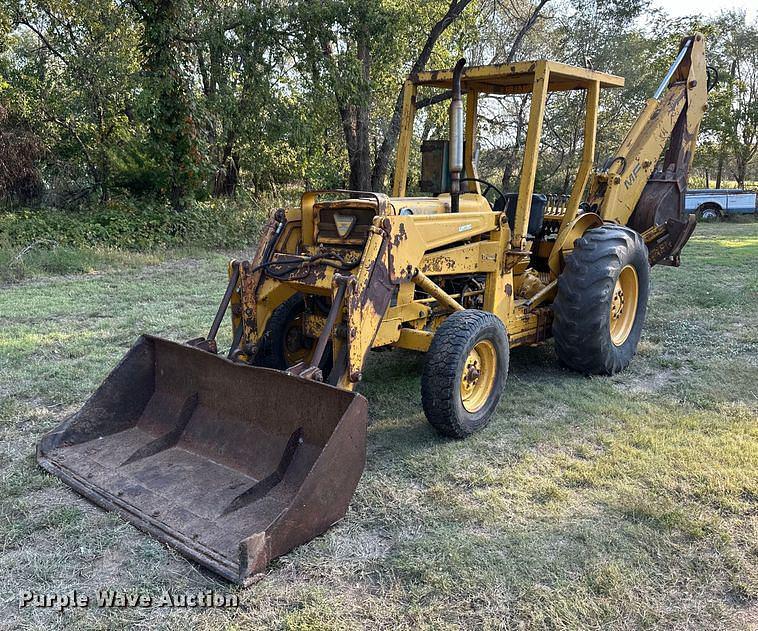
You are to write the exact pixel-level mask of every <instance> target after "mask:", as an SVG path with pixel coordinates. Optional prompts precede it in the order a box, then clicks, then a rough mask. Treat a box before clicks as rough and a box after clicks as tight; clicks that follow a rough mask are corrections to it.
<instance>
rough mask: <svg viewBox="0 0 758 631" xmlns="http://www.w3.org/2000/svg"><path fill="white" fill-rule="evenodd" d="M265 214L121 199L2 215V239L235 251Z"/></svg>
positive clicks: (257, 206) (245, 208)
mask: <svg viewBox="0 0 758 631" xmlns="http://www.w3.org/2000/svg"><path fill="white" fill-rule="evenodd" d="M268 212H269V209H268V208H264V207H263V205H262V204H261V203H257V202H249V203H242V202H238V201H229V200H219V199H214V200H211V201H207V202H203V203H198V204H195V205H194V206H192V207H191V208H189V209H188V210H187V211H185V212H183V213H176V212H174V211H173V210H172V209H171V208H170V207H169V206H168V205H161V204H155V203H146V202H135V201H133V200H123V199H122V200H113V201H111V202H108V203H106V204H101V205H98V206H94V207H91V208H86V209H83V210H75V211H60V210H51V209H45V208H41V209H40V208H36V209H21V210H15V211H4V212H0V237H1V238H2V240H3V241H4V242H5V243H7V244H8V245H11V246H19V247H25V246H27V245H29V244H31V243H35V242H47V241H49V242H54V243H55V244H56V245H57V246H60V247H74V248H87V247H106V248H115V249H121V250H130V251H135V252H144V251H150V250H156V249H161V248H174V247H183V246H202V247H206V248H218V247H222V248H223V247H235V248H239V247H242V246H244V245H247V244H249V243H251V242H254V241H255V239H256V238H257V236H258V234H259V231H260V228H261V226H262V225H263V223H264V221H265V219H266V217H267V216H268Z"/></svg>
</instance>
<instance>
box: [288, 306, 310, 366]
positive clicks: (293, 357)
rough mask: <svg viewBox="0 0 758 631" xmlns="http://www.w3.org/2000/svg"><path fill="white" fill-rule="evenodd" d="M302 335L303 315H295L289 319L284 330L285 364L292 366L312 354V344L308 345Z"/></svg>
mask: <svg viewBox="0 0 758 631" xmlns="http://www.w3.org/2000/svg"><path fill="white" fill-rule="evenodd" d="M308 341H309V340H307V338H306V337H305V336H304V335H303V315H302V314H300V315H297V316H295V317H294V318H292V320H290V321H289V323H288V324H287V327H286V328H285V330H284V359H285V360H286V362H287V366H294V365H295V364H298V363H300V362H302V361H305V360H306V359H310V357H311V355H313V350H314V349H313V344H311V345H310V346H308Z"/></svg>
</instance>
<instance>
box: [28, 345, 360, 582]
mask: <svg viewBox="0 0 758 631" xmlns="http://www.w3.org/2000/svg"><path fill="white" fill-rule="evenodd" d="M366 420H367V405H366V400H365V399H364V398H363V397H362V396H360V395H358V394H355V393H352V392H348V391H345V390H340V389H337V388H333V387H331V386H328V385H325V384H322V383H317V382H314V381H310V380H306V379H302V378H300V377H294V376H291V375H287V374H285V373H282V372H279V371H276V370H269V369H266V368H253V367H250V366H245V365H240V364H235V363H233V362H231V361H228V360H226V359H223V358H222V357H219V356H217V355H213V354H210V353H208V352H206V351H203V350H199V349H196V348H192V347H190V346H186V345H183V344H177V343H175V342H169V341H166V340H162V339H159V338H155V337H150V336H142V337H140V338H139V339H138V340H137V342H136V343H135V345H134V346H133V347H132V349H131V350H130V351H129V352H128V353H127V355H126V356H125V357H124V358H123V359H122V360H121V363H120V364H119V365H118V366H116V368H115V369H114V370H113V372H111V374H110V375H109V376H108V377H107V378H106V380H105V381H104V382H103V384H102V385H101V386H100V387H99V388H98V389H97V391H96V392H95V393H94V394H93V395H92V397H91V398H90V399H89V400H88V401H87V402H86V403H85V404H84V407H83V408H82V409H81V410H80V411H79V412H77V413H76V414H74V415H73V416H71V417H69V418H68V419H67V420H66V421H64V422H63V423H61V425H59V426H58V427H57V428H56V429H55V430H53V431H51V432H50V433H48V434H46V435H45V436H44V437H43V438H42V440H41V442H40V443H39V445H38V447H37V459H38V461H39V463H40V465H41V466H42V467H43V468H44V469H46V470H47V471H49V472H50V473H53V474H54V475H56V476H58V477H59V478H61V479H62V480H63V481H64V482H66V484H68V485H69V486H71V487H73V488H74V489H76V490H77V491H78V492H79V493H81V494H82V495H84V496H85V497H87V498H89V499H90V500H92V501H93V502H95V503H97V504H99V505H101V506H103V507H104V508H107V509H108V510H115V511H117V512H118V513H119V514H121V515H122V516H123V517H124V518H125V519H127V520H128V521H130V522H131V523H133V524H135V525H136V526H137V527H139V528H141V529H142V530H144V531H146V532H148V533H150V534H152V535H153V536H155V537H156V538H157V539H160V540H161V541H164V542H166V543H168V544H170V545H172V546H173V547H175V548H177V549H178V550H179V551H180V552H181V553H182V554H184V555H185V556H187V557H189V558H190V559H193V560H195V561H197V562H198V563H200V564H201V565H204V566H206V567H208V568H210V569H211V570H213V571H214V572H217V573H218V574H220V575H222V576H224V577H225V578H227V579H229V580H232V581H235V582H238V583H243V584H244V583H246V582H248V580H249V579H250V577H251V576H252V575H253V574H255V573H258V572H261V571H262V570H263V569H264V568H265V567H266V565H267V564H268V563H269V561H271V560H272V559H274V558H276V557H278V556H280V555H282V554H285V553H286V552H288V551H290V550H291V549H292V548H294V547H295V546H297V545H300V544H302V543H305V542H306V541H309V540H310V539H312V538H314V537H315V536H317V535H319V534H321V533H323V532H324V531H326V530H327V529H328V528H329V527H330V526H331V525H332V524H333V523H334V522H336V521H338V520H339V519H340V518H342V517H343V516H344V515H345V512H346V510H347V506H348V504H349V502H350V498H351V497H352V495H353V492H354V491H355V487H356V485H357V484H358V480H359V479H360V477H361V474H362V472H363V468H364V465H365V459H366Z"/></svg>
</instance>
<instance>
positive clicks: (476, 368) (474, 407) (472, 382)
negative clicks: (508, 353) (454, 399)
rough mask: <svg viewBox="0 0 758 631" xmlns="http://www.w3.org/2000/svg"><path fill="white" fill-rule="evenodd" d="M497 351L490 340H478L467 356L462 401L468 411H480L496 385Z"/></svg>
mask: <svg viewBox="0 0 758 631" xmlns="http://www.w3.org/2000/svg"><path fill="white" fill-rule="evenodd" d="M496 373H497V353H496V352H495V346H494V345H493V344H492V342H490V341H489V340H482V341H480V342H477V343H476V345H475V346H474V348H472V349H471V352H470V353H469V354H468V357H466V363H465V364H464V365H463V374H462V375H461V401H462V402H463V407H464V408H465V409H466V411H467V412H471V413H473V412H478V411H479V410H481V409H482V407H483V406H484V404H485V403H486V402H487V399H489V396H490V394H491V393H492V388H493V387H494V385H495V374H496Z"/></svg>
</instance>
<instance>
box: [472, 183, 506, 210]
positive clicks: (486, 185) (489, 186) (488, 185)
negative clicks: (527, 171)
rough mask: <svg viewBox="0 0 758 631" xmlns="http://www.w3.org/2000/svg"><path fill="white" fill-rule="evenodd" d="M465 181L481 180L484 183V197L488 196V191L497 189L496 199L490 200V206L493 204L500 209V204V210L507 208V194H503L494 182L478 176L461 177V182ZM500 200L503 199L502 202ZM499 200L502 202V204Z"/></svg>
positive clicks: (494, 207)
mask: <svg viewBox="0 0 758 631" xmlns="http://www.w3.org/2000/svg"><path fill="white" fill-rule="evenodd" d="M463 182H479V184H484V190H483V191H482V197H485V198H486V197H487V193H489V192H490V191H495V193H497V197H496V198H495V200H494V201H492V202H490V206H492V208H493V209H498V206H500V210H502V209H503V208H505V195H503V192H502V191H501V190H500V189H499V188H498V187H497V186H495V185H494V184H493V183H492V182H488V181H487V180H480V179H479V178H478V177H464V178H462V179H461V184H463ZM500 200H502V202H501V201H500ZM487 201H489V200H487ZM498 202H500V204H499V203H498Z"/></svg>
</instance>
